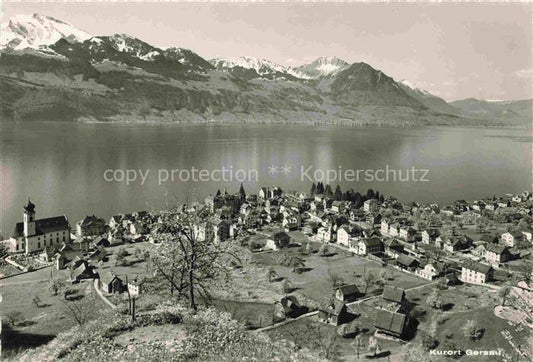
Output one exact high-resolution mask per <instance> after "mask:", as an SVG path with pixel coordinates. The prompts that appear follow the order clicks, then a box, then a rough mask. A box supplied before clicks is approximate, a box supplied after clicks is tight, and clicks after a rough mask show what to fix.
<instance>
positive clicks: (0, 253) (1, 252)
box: [0, 244, 9, 258]
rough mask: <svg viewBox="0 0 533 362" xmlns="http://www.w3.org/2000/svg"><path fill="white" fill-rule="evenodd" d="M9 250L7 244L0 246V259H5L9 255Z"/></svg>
mask: <svg viewBox="0 0 533 362" xmlns="http://www.w3.org/2000/svg"><path fill="white" fill-rule="evenodd" d="M8 252H9V250H8V249H7V246H6V245H5V244H0V258H3V257H4V256H6V255H7V254H8Z"/></svg>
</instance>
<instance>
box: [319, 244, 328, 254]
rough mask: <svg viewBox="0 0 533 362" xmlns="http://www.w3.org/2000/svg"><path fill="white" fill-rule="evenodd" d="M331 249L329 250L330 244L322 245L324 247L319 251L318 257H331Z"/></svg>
mask: <svg viewBox="0 0 533 362" xmlns="http://www.w3.org/2000/svg"><path fill="white" fill-rule="evenodd" d="M329 254H330V253H329V248H328V244H327V243H322V245H320V248H319V249H318V255H321V256H325V255H329Z"/></svg>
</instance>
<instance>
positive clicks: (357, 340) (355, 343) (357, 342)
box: [351, 333, 363, 359]
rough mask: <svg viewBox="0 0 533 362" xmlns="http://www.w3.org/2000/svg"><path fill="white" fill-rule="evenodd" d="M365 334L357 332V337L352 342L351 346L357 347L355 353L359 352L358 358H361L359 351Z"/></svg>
mask: <svg viewBox="0 0 533 362" xmlns="http://www.w3.org/2000/svg"><path fill="white" fill-rule="evenodd" d="M362 339H363V335H362V334H361V333H359V334H357V335H356V336H355V339H354V340H353V342H352V343H351V346H352V347H353V348H354V349H355V353H357V359H359V352H360V350H361V346H362V345H363V343H362Z"/></svg>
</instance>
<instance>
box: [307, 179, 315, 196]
mask: <svg viewBox="0 0 533 362" xmlns="http://www.w3.org/2000/svg"><path fill="white" fill-rule="evenodd" d="M309 193H310V194H311V196H315V195H316V184H315V183H314V182H313V184H312V185H311V191H310V192H309Z"/></svg>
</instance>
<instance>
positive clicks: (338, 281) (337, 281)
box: [328, 270, 345, 289]
mask: <svg viewBox="0 0 533 362" xmlns="http://www.w3.org/2000/svg"><path fill="white" fill-rule="evenodd" d="M328 274H329V280H330V282H331V286H332V287H333V289H336V288H338V287H340V286H342V285H344V284H345V282H344V279H342V277H341V276H340V275H339V274H336V273H330V272H329V270H328Z"/></svg>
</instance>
